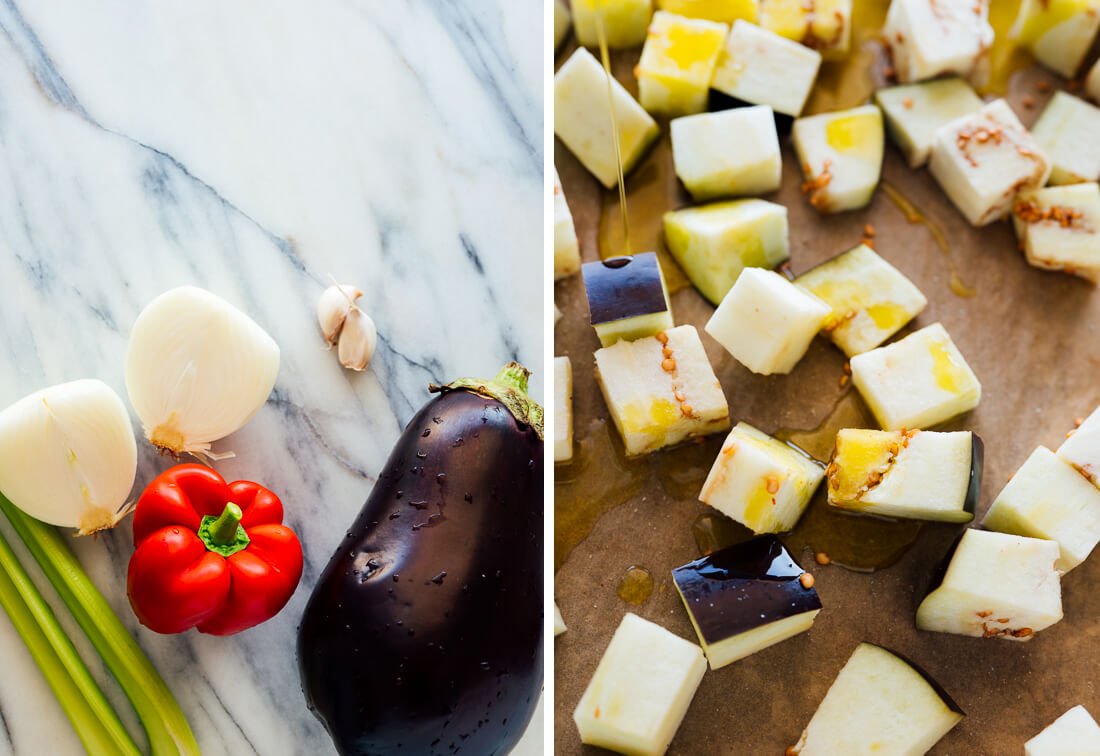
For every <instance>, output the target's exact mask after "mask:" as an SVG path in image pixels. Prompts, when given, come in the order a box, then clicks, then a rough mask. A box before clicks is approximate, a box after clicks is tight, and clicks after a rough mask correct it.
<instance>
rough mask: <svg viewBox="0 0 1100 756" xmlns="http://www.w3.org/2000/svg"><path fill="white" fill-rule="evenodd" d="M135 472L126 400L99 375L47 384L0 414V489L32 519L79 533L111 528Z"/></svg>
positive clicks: (134, 448)
mask: <svg viewBox="0 0 1100 756" xmlns="http://www.w3.org/2000/svg"><path fill="white" fill-rule="evenodd" d="M136 474H137V444H135V443H134V431H133V428H132V427H131V426H130V417H129V415H128V414H127V412H126V406H125V405H124V404H123V403H122V400H121V399H120V398H119V396H118V394H116V393H115V392H114V391H113V390H111V388H110V387H109V386H108V385H107V384H105V383H103V382H102V381H96V380H80V381H73V382H72V383H63V384H60V385H58V386H52V387H50V388H47V389H43V390H42V391H37V392H35V393H33V394H31V395H30V396H27V397H24V398H23V399H20V400H19V401H17V402H15V403H14V404H12V405H11V406H10V407H8V408H7V409H5V410H3V411H2V412H0V491H2V492H3V493H4V495H5V496H7V497H8V498H9V499H10V500H11V501H12V503H13V504H15V506H17V507H19V508H20V509H22V510H23V511H24V512H26V513H27V514H29V515H30V516H31V517H34V518H36V519H39V520H42V521H43V522H48V523H50V524H51V525H59V526H62V527H70V528H79V529H80V533H81V534H82V535H87V534H88V533H94V532H96V531H98V530H103V529H105V528H111V527H114V526H115V525H116V524H117V523H118V521H119V520H120V519H122V517H124V516H125V515H126V514H127V511H128V510H127V509H126V508H125V504H126V499H127V497H128V496H129V495H130V490H131V489H132V488H133V486H134V477H135V475H136Z"/></svg>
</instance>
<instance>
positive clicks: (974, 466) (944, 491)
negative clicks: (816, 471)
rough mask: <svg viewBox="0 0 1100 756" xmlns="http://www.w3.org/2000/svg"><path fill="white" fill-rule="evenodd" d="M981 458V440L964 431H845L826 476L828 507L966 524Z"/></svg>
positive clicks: (971, 511)
mask: <svg viewBox="0 0 1100 756" xmlns="http://www.w3.org/2000/svg"><path fill="white" fill-rule="evenodd" d="M982 456H983V447H982V442H981V439H980V438H978V437H977V436H975V435H974V434H973V433H971V432H969V431H958V432H953V433H937V432H935V431H919V430H912V431H879V430H863V429H855V428H845V429H843V430H841V431H840V432H839V433H837V436H836V448H835V450H834V452H833V459H832V461H831V462H830V463H829V467H828V468H827V469H826V471H825V481H826V488H827V490H828V493H829V504H831V505H832V506H834V507H838V508H840V509H847V510H850V511H853V512H863V513H865V514H873V515H880V516H883V517H905V518H910V519H915V520H939V521H941V522H970V520H972V519H973V518H974V509H975V507H976V506H977V503H978V495H979V491H980V487H981V476H982Z"/></svg>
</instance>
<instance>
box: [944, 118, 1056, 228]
mask: <svg viewBox="0 0 1100 756" xmlns="http://www.w3.org/2000/svg"><path fill="white" fill-rule="evenodd" d="M929 170H931V171H932V175H933V176H935V177H936V181H938V182H939V184H940V187H941V188H942V189H943V191H944V193H945V194H947V196H948V197H949V198H950V199H951V201H952V202H954V203H955V207H957V208H959V212H961V213H962V214H963V215H964V216H966V219H967V220H968V221H970V223H971V225H974V226H984V225H986V224H988V223H992V222H993V221H996V220H1000V219H1001V218H1003V217H1004V216H1005V215H1007V214H1008V213H1009V212H1010V211H1011V210H1012V201H1013V199H1014V198H1015V196H1016V192H1017V191H1020V190H1027V189H1037V188H1039V187H1040V186H1042V185H1043V184H1045V183H1046V181H1047V177H1048V176H1049V175H1050V162H1049V160H1048V159H1047V156H1046V153H1045V152H1044V151H1043V149H1042V148H1041V147H1040V146H1039V144H1038V142H1036V141H1035V139H1034V138H1033V137H1032V136H1031V134H1029V133H1028V131H1027V129H1025V128H1024V127H1023V124H1021V123H1020V119H1019V118H1017V117H1016V114H1015V113H1013V112H1012V108H1010V107H1009V106H1008V103H1007V102H1005V101H1004V100H994V101H993V102H991V103H989V104H988V105H986V106H985V107H983V108H982V109H981V110H979V111H978V112H976V113H971V114H970V115H966V116H962V117H961V118H956V119H955V120H954V121H951V122H950V123H949V124H947V125H946V126H944V127H943V128H941V129H940V130H939V131H938V132H936V139H935V142H934V143H933V145H932V159H931V161H930V163H929Z"/></svg>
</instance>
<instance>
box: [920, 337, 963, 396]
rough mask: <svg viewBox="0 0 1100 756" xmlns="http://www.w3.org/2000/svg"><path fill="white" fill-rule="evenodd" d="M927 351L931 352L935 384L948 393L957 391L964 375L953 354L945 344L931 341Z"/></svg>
mask: <svg viewBox="0 0 1100 756" xmlns="http://www.w3.org/2000/svg"><path fill="white" fill-rule="evenodd" d="M928 351H929V352H931V353H932V375H933V376H934V377H935V379H936V385H937V386H939V387H940V388H941V389H943V390H944V391H947V392H949V393H952V394H957V393H959V391H960V389H961V387H962V381H963V380H964V379H965V376H964V375H963V372H962V370H961V369H960V368H959V366H958V364H957V363H956V362H955V358H954V356H952V354H951V352H949V351H948V350H947V345H946V344H943V343H941V342H933V343H932V344H930V345H929V347H928Z"/></svg>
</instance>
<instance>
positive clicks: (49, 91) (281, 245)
mask: <svg viewBox="0 0 1100 756" xmlns="http://www.w3.org/2000/svg"><path fill="white" fill-rule="evenodd" d="M2 2H3V5H0V31H3V32H4V35H5V36H6V37H7V38H8V39H9V40H11V42H12V43H13V44H14V45H15V46H16V48H17V49H18V50H19V52H20V54H21V55H22V57H23V61H24V63H25V64H26V65H27V68H28V69H29V70H30V72H31V73H32V74H33V76H34V79H35V81H36V82H37V83H38V85H39V87H41V89H42V91H43V93H44V94H45V95H46V96H47V97H48V98H49V99H50V100H52V101H53V102H54V103H56V104H58V105H60V106H61V107H63V108H66V109H67V110H70V111H72V112H73V113H74V114H76V115H78V116H80V117H81V118H83V119H84V120H85V121H87V122H88V123H89V124H91V125H92V126H95V127H96V128H97V129H101V130H102V131H105V132H106V133H108V134H112V135H114V136H117V137H120V138H122V139H125V140H127V141H129V142H132V143H133V144H135V145H137V146H138V147H141V148H143V149H145V150H148V151H149V152H150V153H152V155H154V156H156V158H157V163H158V164H157V165H156V168H157V170H158V171H159V173H157V172H155V171H154V170H153V169H152V168H150V169H148V170H147V172H146V178H147V179H150V181H149V182H148V183H146V188H151V189H153V192H152V193H153V194H154V196H156V195H158V194H159V195H162V198H164V199H166V200H168V201H171V202H175V197H174V195H172V194H171V193H166V194H165V190H166V188H167V172H166V171H165V166H164V165H163V163H168V164H169V165H171V166H172V167H173V168H175V169H176V170H178V171H179V172H180V173H182V174H183V175H184V176H186V177H187V178H188V179H190V180H191V181H193V182H195V183H196V184H198V185H200V186H201V187H202V188H203V189H206V190H207V191H209V192H210V193H211V194H212V195H213V196H214V197H215V198H216V199H217V201H218V202H220V203H221V204H222V205H223V206H224V207H225V208H226V209H227V210H230V211H232V212H233V213H235V214H237V215H239V216H241V217H242V218H244V219H245V220H247V221H248V222H249V223H251V224H253V225H254V226H255V227H256V228H257V229H259V230H260V231H262V232H263V233H264V234H265V235H266V236H267V237H268V238H269V239H270V240H271V242H272V244H274V245H275V246H276V247H277V248H278V249H279V251H280V252H282V253H283V256H284V257H286V259H287V261H288V262H290V263H291V264H292V265H293V266H294V267H295V268H296V269H297V270H298V271H300V272H302V273H306V274H308V275H310V276H311V277H312V278H313V280H314V281H316V282H317V283H322V282H323V278H322V277H321V276H319V275H317V274H315V273H312V272H310V271H309V269H308V268H307V267H306V264H305V262H304V261H303V260H302V259H301V257H300V256H299V255H298V254H297V252H296V250H295V249H294V245H293V244H291V242H290V241H289V240H288V239H284V238H283V237H281V236H279V235H278V234H276V233H274V232H272V231H270V230H269V229H267V228H265V227H264V226H263V224H261V223H260V222H259V221H257V220H256V219H255V218H253V217H251V216H250V215H248V214H247V213H246V212H244V211H243V210H241V209H240V208H239V207H237V206H236V205H234V204H233V203H232V202H230V201H229V200H228V199H226V198H225V197H224V196H222V195H221V194H220V193H219V192H218V190H217V189H215V188H214V187H213V186H212V185H210V184H208V183H206V182H205V181H203V180H202V179H201V178H199V177H198V176H196V175H195V174H194V173H192V172H191V171H190V169H188V167H187V166H186V165H184V164H183V162H182V161H180V160H178V159H176V158H175V157H173V156H172V155H170V154H169V153H167V152H165V151H163V150H160V149H157V148H156V147H154V146H152V145H151V144H146V143H145V142H142V141H141V140H139V139H136V138H135V137H132V136H129V135H128V134H124V133H122V132H120V131H117V130H115V129H111V128H108V127H107V126H104V125H103V124H102V123H100V122H99V121H98V120H96V119H95V118H94V117H93V116H92V114H91V113H89V112H88V110H86V109H85V108H84V106H83V105H82V104H81V103H80V101H79V100H78V99H77V97H76V94H75V93H74V92H73V91H72V89H71V88H70V87H69V85H68V83H67V82H66V81H65V77H64V76H62V75H61V73H60V72H59V71H58V69H57V66H56V65H55V64H54V62H53V60H52V59H51V58H50V56H49V55H48V54H47V52H46V50H45V49H44V47H43V46H42V43H41V41H40V40H39V39H38V35H37V34H35V32H34V29H32V28H31V27H30V26H29V25H28V24H27V22H26V21H25V19H24V18H23V15H22V14H21V13H20V12H19V8H18V7H17V6H16V5H15V2H14V0H2ZM5 17H6V18H5Z"/></svg>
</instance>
